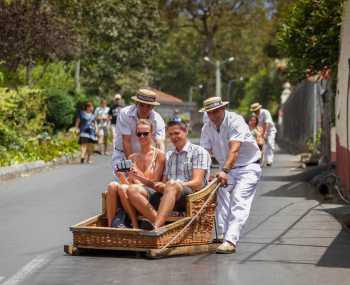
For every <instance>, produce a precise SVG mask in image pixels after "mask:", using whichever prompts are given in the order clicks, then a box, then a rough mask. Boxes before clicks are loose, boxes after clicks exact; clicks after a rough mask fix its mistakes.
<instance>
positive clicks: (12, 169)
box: [0, 152, 80, 181]
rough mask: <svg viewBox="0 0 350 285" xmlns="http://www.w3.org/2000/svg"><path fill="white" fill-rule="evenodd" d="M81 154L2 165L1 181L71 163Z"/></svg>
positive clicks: (0, 170)
mask: <svg viewBox="0 0 350 285" xmlns="http://www.w3.org/2000/svg"><path fill="white" fill-rule="evenodd" d="M79 155H80V154H79V152H77V153H74V154H72V155H64V156H61V157H58V158H55V159H54V160H51V161H48V162H45V161H43V160H37V161H33V162H27V163H21V164H16V165H12V166H5V167H0V181H5V180H9V179H13V178H16V177H19V176H22V175H23V174H26V173H30V172H35V171H41V170H43V169H46V168H49V167H52V166H56V165H62V164H69V163H71V162H73V161H75V160H76V159H78V158H79Z"/></svg>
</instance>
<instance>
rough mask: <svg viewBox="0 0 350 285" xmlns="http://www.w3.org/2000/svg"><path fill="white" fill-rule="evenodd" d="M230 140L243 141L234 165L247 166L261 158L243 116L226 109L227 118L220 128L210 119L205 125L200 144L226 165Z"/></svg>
mask: <svg viewBox="0 0 350 285" xmlns="http://www.w3.org/2000/svg"><path fill="white" fill-rule="evenodd" d="M230 141H239V142H241V147H240V150H239V153H238V158H237V161H236V163H235V165H234V167H237V166H245V165H248V164H251V163H254V162H256V161H258V160H259V159H260V156H261V154H260V150H259V147H258V145H257V144H256V140H255V138H254V137H253V136H252V134H251V132H250V130H249V127H248V125H247V123H246V122H245V121H244V119H243V117H242V116H240V115H238V114H236V113H234V112H228V111H225V118H224V120H223V122H222V123H221V125H220V128H219V130H217V129H216V126H215V124H214V123H213V122H212V121H210V120H209V121H208V122H207V123H206V124H205V125H204V126H203V128H202V134H201V141H200V144H201V146H202V147H204V148H205V149H207V150H209V151H212V153H213V155H214V157H215V158H216V160H217V161H218V162H219V164H220V167H223V166H224V163H225V161H226V159H227V154H228V150H229V142H230Z"/></svg>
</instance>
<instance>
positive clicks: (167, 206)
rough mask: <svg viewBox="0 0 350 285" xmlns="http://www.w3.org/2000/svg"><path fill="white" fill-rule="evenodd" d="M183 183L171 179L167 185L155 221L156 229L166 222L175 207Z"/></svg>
mask: <svg viewBox="0 0 350 285" xmlns="http://www.w3.org/2000/svg"><path fill="white" fill-rule="evenodd" d="M182 189H183V188H182V185H181V184H180V183H178V182H174V181H169V182H167V183H166V185H165V189H164V193H163V196H162V199H161V200H160V205H159V209H158V215H157V218H156V220H155V222H154V229H155V230H157V229H158V228H160V227H161V226H163V225H164V224H165V221H166V218H167V217H168V215H169V213H170V212H171V211H172V210H173V209H174V207H175V203H176V200H177V199H178V198H179V196H180V194H181V191H182Z"/></svg>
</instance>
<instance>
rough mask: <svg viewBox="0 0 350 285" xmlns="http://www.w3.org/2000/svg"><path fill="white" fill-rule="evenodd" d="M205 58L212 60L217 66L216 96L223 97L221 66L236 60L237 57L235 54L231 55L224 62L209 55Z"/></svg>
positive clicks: (208, 60)
mask: <svg viewBox="0 0 350 285" xmlns="http://www.w3.org/2000/svg"><path fill="white" fill-rule="evenodd" d="M204 60H205V61H207V62H210V63H211V64H213V65H214V66H215V77H216V96H217V97H221V66H222V65H224V64H226V63H228V62H231V61H234V60H235V58H234V57H233V56H231V57H229V58H228V59H226V60H224V61H223V62H222V63H221V62H220V60H216V61H215V63H214V62H213V61H212V60H211V59H210V58H209V57H207V56H206V57H204Z"/></svg>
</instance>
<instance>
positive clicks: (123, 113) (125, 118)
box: [112, 88, 165, 172]
mask: <svg viewBox="0 0 350 285" xmlns="http://www.w3.org/2000/svg"><path fill="white" fill-rule="evenodd" d="M131 99H132V100H133V101H134V102H135V104H132V105H130V106H127V107H124V108H122V109H121V110H120V112H119V115H118V119H117V125H116V140H115V149H114V152H113V157H112V166H113V169H114V167H115V165H116V162H117V161H118V160H122V159H127V158H129V156H130V155H131V154H132V153H135V152H140V143H139V140H138V137H137V134H136V124H137V121H138V120H139V119H148V120H149V121H151V123H152V126H153V127H152V140H153V142H154V143H155V145H156V147H157V148H159V149H160V150H162V151H164V140H165V122H164V120H163V118H162V117H161V116H160V115H159V113H157V112H156V111H155V110H153V108H154V107H155V106H158V105H160V104H159V102H157V94H156V93H155V92H154V91H152V90H150V89H147V88H141V89H139V90H138V91H137V94H136V95H135V96H133V97H131ZM113 172H114V170H113Z"/></svg>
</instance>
